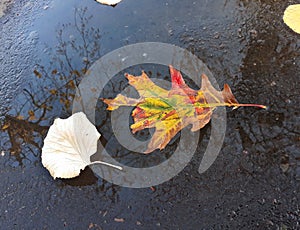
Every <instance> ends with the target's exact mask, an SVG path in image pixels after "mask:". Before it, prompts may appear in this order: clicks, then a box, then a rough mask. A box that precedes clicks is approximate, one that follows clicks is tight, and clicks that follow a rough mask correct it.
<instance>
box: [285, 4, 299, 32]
mask: <svg viewBox="0 0 300 230" xmlns="http://www.w3.org/2000/svg"><path fill="white" fill-rule="evenodd" d="M283 21H284V23H285V24H286V25H287V26H288V27H290V28H291V29H292V30H293V31H295V32H296V33H298V34H300V4H295V5H290V6H288V7H287V8H286V9H285V11H284V15H283Z"/></svg>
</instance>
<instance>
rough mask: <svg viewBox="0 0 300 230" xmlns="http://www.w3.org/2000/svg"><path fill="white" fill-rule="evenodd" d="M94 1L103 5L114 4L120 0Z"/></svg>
mask: <svg viewBox="0 0 300 230" xmlns="http://www.w3.org/2000/svg"><path fill="white" fill-rule="evenodd" d="M96 1H97V2H99V3H101V4H104V5H109V6H115V5H117V4H118V3H119V2H121V1H122V0H96Z"/></svg>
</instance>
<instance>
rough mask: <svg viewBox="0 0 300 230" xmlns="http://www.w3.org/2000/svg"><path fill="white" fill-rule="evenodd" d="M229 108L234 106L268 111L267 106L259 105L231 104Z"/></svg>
mask: <svg viewBox="0 0 300 230" xmlns="http://www.w3.org/2000/svg"><path fill="white" fill-rule="evenodd" d="M227 106H234V107H240V106H243V107H258V108H261V109H267V106H265V105H259V104H229V105H227Z"/></svg>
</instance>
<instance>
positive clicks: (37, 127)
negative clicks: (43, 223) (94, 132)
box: [1, 9, 115, 193]
mask: <svg viewBox="0 0 300 230" xmlns="http://www.w3.org/2000/svg"><path fill="white" fill-rule="evenodd" d="M90 19H91V16H88V15H87V13H86V9H76V10H75V14H74V24H71V23H69V24H64V25H62V28H61V29H60V30H58V33H57V41H58V44H57V45H56V47H55V48H54V49H53V50H52V49H49V48H48V53H47V54H48V55H49V57H50V62H48V63H47V64H45V65H44V64H37V65H36V67H35V69H34V71H33V74H34V76H35V79H36V80H35V81H32V82H31V83H30V84H29V85H28V86H27V87H26V88H25V89H24V90H23V93H22V94H20V95H18V96H17V99H16V102H15V104H14V105H13V108H12V109H11V110H10V111H9V112H8V113H7V114H6V115H5V117H4V120H3V121H2V126H1V128H2V131H3V132H2V134H1V136H2V140H5V143H4V144H2V145H3V146H4V148H5V149H4V151H9V152H10V160H11V161H14V162H16V161H17V162H18V164H19V165H20V166H24V165H26V164H28V162H30V163H31V162H32V161H37V158H39V157H40V153H41V148H42V140H43V138H44V137H45V135H46V133H47V130H48V128H49V126H50V125H51V124H52V123H53V120H54V119H55V118H56V117H68V116H70V115H71V112H72V111H71V105H72V101H73V98H74V96H75V90H76V86H77V85H78V84H79V83H80V81H81V79H82V78H83V76H84V74H86V72H87V69H88V68H89V67H90V65H91V64H92V63H93V62H94V61H95V60H96V59H98V58H99V57H100V38H101V35H100V30H99V29H96V28H94V27H90V26H88V25H89V21H90ZM71 32H72V33H74V34H71ZM38 161H39V160H38ZM14 165H15V163H14ZM87 178H89V179H87ZM95 182H96V180H95V177H94V176H92V173H87V172H85V173H83V176H82V179H81V177H80V178H76V179H74V180H73V181H72V180H66V183H68V184H73V185H75V184H77V185H83V184H91V183H95ZM106 184H108V183H106V182H103V183H102V184H101V186H104V187H105V186H106ZM104 187H103V189H104ZM110 187H111V185H110ZM112 189H113V191H112V193H115V188H112Z"/></svg>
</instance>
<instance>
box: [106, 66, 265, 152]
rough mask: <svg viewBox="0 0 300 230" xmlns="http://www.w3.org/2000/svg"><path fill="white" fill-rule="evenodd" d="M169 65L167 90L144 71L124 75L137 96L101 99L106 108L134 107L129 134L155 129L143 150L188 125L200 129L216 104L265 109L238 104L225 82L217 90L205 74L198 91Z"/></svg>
mask: <svg viewBox="0 0 300 230" xmlns="http://www.w3.org/2000/svg"><path fill="white" fill-rule="evenodd" d="M169 67H170V73H171V79H172V88H171V89H170V90H166V89H163V88H161V87H159V86H158V85H156V84H154V82H152V81H151V80H150V78H149V77H148V76H147V75H146V73H145V72H143V73H142V75H141V76H137V77H136V76H133V75H129V74H125V76H126V77H127V79H128V80H129V84H130V85H131V86H133V87H134V88H135V89H136V90H137V91H138V93H139V96H140V97H139V98H137V99H135V98H129V97H126V96H124V95H122V94H118V95H117V97H116V98H114V99H103V101H104V102H105V103H106V104H107V105H108V108H107V110H115V109H117V108H119V107H120V106H135V109H134V110H133V111H132V117H133V120H134V124H132V125H131V129H132V132H133V133H135V132H137V131H139V130H143V129H146V128H155V132H154V134H153V136H152V139H151V140H150V142H149V144H148V149H147V150H146V152H145V153H150V152H152V151H154V150H155V149H160V150H161V149H164V148H165V147H166V145H167V144H168V143H169V141H170V140H171V139H172V138H173V137H174V136H175V135H176V134H177V133H178V132H179V131H180V130H182V129H183V128H185V127H186V126H188V125H190V124H191V125H192V128H191V131H197V130H199V129H201V128H203V127H204V126H205V125H206V124H207V123H208V122H209V121H210V119H211V115H212V112H213V110H214V109H215V108H216V107H218V106H231V107H234V108H237V107H239V106H256V107H259V108H266V107H265V106H263V105H257V104H239V103H238V102H237V100H236V99H235V97H234V96H233V94H232V92H231V89H230V87H229V86H228V85H227V84H225V85H224V89H223V91H218V90H216V89H215V88H214V87H213V86H212V85H211V83H210V81H209V79H208V77H207V76H206V75H205V74H203V75H202V83H201V88H200V90H194V89H191V88H190V87H189V86H188V85H187V84H186V83H185V81H184V80H183V77H182V75H181V73H180V72H179V71H178V70H176V69H175V68H173V67H172V66H169Z"/></svg>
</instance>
